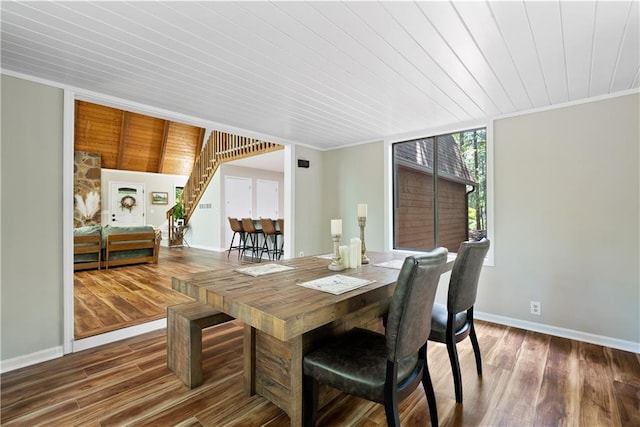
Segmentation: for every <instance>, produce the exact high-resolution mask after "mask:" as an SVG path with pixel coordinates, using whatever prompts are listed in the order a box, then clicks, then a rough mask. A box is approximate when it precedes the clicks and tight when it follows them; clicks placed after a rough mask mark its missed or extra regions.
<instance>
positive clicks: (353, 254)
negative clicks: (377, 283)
mask: <svg viewBox="0 0 640 427" xmlns="http://www.w3.org/2000/svg"><path fill="white" fill-rule="evenodd" d="M359 255H360V247H359V246H358V242H355V241H354V239H351V244H350V245H349V267H351V268H356V267H357V266H358V258H360V256H359Z"/></svg>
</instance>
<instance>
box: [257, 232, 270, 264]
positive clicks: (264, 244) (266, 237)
mask: <svg viewBox="0 0 640 427" xmlns="http://www.w3.org/2000/svg"><path fill="white" fill-rule="evenodd" d="M265 250H266V251H267V258H269V259H271V253H270V252H269V235H267V234H265V235H264V242H262V247H261V248H260V259H262V254H263V253H264V251H265Z"/></svg>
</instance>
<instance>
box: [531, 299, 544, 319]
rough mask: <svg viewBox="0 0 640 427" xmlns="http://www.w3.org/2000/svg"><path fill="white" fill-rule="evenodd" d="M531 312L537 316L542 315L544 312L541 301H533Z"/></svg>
mask: <svg viewBox="0 0 640 427" xmlns="http://www.w3.org/2000/svg"><path fill="white" fill-rule="evenodd" d="M530 307H531V314H535V315H536V316H540V315H541V314H542V307H541V306H540V301H531V302H530Z"/></svg>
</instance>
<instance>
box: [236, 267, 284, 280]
mask: <svg viewBox="0 0 640 427" xmlns="http://www.w3.org/2000/svg"><path fill="white" fill-rule="evenodd" d="M294 268H295V267H289V266H288V265H280V264H264V265H257V266H252V267H244V268H236V271H237V272H238V273H242V274H248V275H249V276H253V277H258V276H264V275H265V274H271V273H280V272H282V271H287V270H293V269H294Z"/></svg>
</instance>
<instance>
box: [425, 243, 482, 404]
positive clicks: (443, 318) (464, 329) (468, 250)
mask: <svg viewBox="0 0 640 427" xmlns="http://www.w3.org/2000/svg"><path fill="white" fill-rule="evenodd" d="M489 245H490V242H489V240H487V239H482V240H480V241H477V242H462V244H460V249H458V255H457V257H456V261H455V263H454V264H453V269H452V270H451V278H450V279H449V292H448V294H447V305H446V306H445V305H443V304H438V303H436V304H434V306H433V313H432V319H431V334H430V335H429V340H431V341H436V342H440V343H444V344H446V345H447V352H448V353H449V361H450V362H451V372H452V374H453V384H454V390H455V394H456V402H458V403H462V377H461V375H460V362H459V360H458V351H457V349H456V343H459V342H460V341H462V340H463V339H465V338H466V337H467V336H468V337H470V339H471V345H472V346H473V352H474V354H475V357H476V370H477V372H478V375H482V360H481V357H480V346H479V345H478V338H477V337H476V330H475V328H474V326H473V306H474V304H475V302H476V294H477V291H478V279H479V278H480V271H481V270H482V263H483V262H484V258H485V256H486V255H487V251H489Z"/></svg>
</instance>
